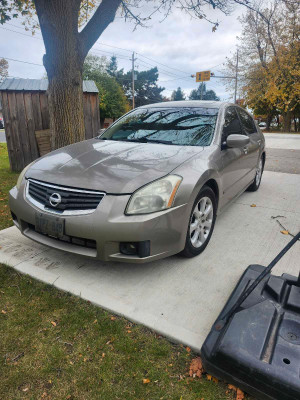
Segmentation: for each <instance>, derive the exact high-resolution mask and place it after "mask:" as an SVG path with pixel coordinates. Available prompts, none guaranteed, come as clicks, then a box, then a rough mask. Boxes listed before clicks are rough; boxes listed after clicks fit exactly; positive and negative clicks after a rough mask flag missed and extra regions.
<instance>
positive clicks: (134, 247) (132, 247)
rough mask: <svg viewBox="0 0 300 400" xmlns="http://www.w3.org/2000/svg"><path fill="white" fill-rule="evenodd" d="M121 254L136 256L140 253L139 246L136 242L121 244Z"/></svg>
mask: <svg viewBox="0 0 300 400" xmlns="http://www.w3.org/2000/svg"><path fill="white" fill-rule="evenodd" d="M120 252H121V253H122V254H126V255H127V256H134V255H136V254H137V252H138V244H137V243H135V242H132V243H131V242H128V243H127V242H125V243H120Z"/></svg>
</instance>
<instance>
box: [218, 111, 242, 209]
mask: <svg viewBox="0 0 300 400" xmlns="http://www.w3.org/2000/svg"><path fill="white" fill-rule="evenodd" d="M234 134H235V135H245V132H244V131H243V129H242V126H241V122H240V119H239V117H238V115H237V111H236V107H235V106H229V107H227V109H226V110H225V118H224V125H223V128H222V135H221V157H222V165H223V170H222V187H223V204H222V205H221V207H222V206H225V205H226V204H227V203H228V202H230V201H231V200H232V199H233V198H234V197H235V196H236V195H237V194H239V193H241V192H242V191H243V189H245V185H246V183H245V176H246V175H247V173H248V161H247V159H246V154H247V152H248V149H247V147H245V148H228V147H227V146H226V139H227V137H228V136H229V135H234Z"/></svg>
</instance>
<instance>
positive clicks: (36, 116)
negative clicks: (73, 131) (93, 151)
mask: <svg viewBox="0 0 300 400" xmlns="http://www.w3.org/2000/svg"><path fill="white" fill-rule="evenodd" d="M0 96H1V101H2V112H3V118H4V123H5V134H6V140H7V149H8V155H9V162H10V166H11V169H12V171H21V170H22V169H23V168H24V167H25V166H26V165H27V164H29V163H30V162H32V161H34V160H36V159H37V158H38V157H39V156H40V154H39V150H38V146H37V141H36V137H35V131H40V130H43V129H49V127H50V120H49V109H48V95H47V92H41V91H18V90H16V91H14V90H3V91H0ZM83 104H84V124H85V137H86V139H91V138H93V137H95V136H96V135H97V132H98V131H99V129H100V113H99V98H98V93H84V94H83Z"/></svg>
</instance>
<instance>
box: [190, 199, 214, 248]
mask: <svg viewBox="0 0 300 400" xmlns="http://www.w3.org/2000/svg"><path fill="white" fill-rule="evenodd" d="M213 217H214V206H213V203H212V201H211V199H210V198H209V197H202V198H201V199H200V200H199V201H198V203H197V204H196V206H195V208H194V211H193V213H192V216H191V220H190V228H189V230H190V240H191V243H192V245H193V247H195V248H199V247H201V246H202V245H203V244H204V243H205V242H206V240H207V238H208V236H209V233H210V231H211V227H212V223H213Z"/></svg>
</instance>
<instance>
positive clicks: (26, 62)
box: [0, 56, 44, 67]
mask: <svg viewBox="0 0 300 400" xmlns="http://www.w3.org/2000/svg"><path fill="white" fill-rule="evenodd" d="M0 58H4V59H5V60H9V61H15V62H19V63H23V64H31V65H38V66H39V67H44V66H43V64H36V63H32V62H29V61H23V60H16V59H14V58H8V57H3V56H0Z"/></svg>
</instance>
